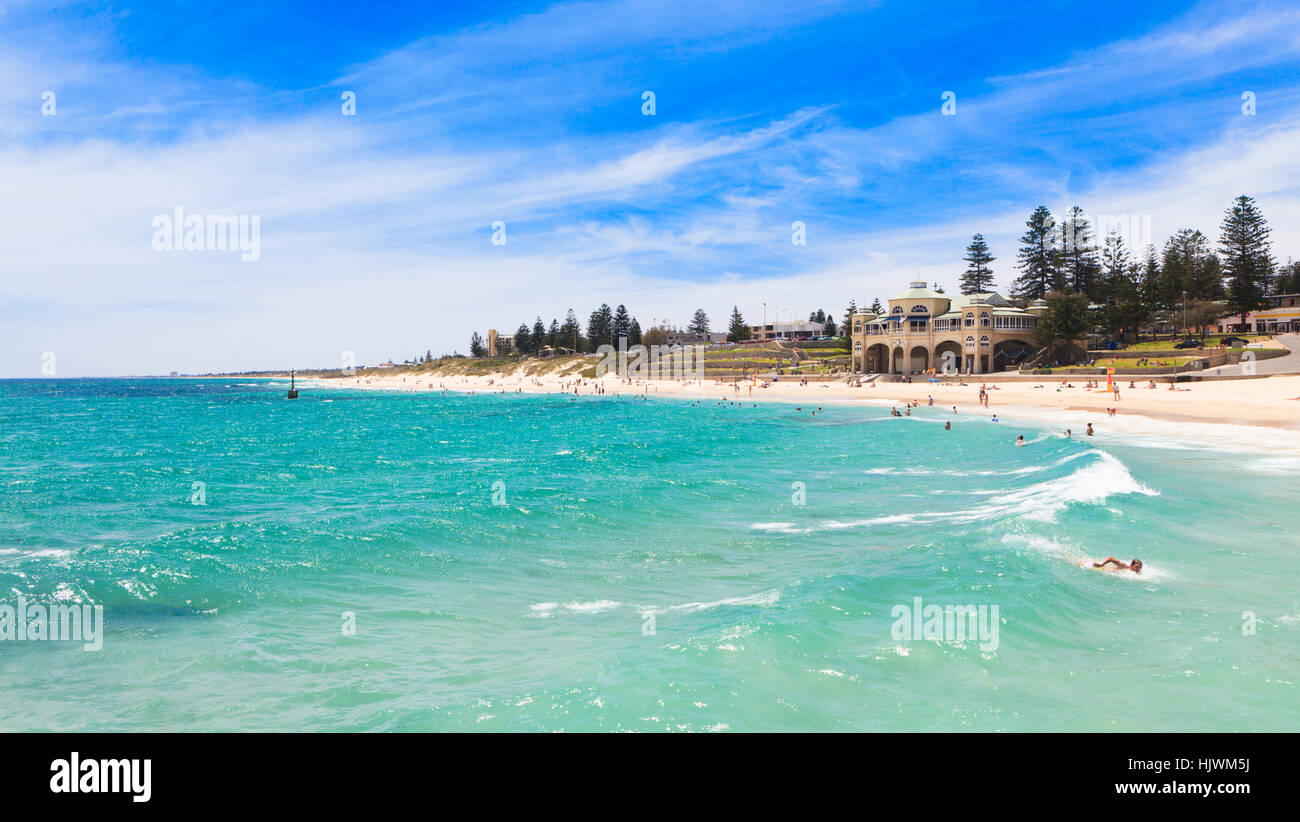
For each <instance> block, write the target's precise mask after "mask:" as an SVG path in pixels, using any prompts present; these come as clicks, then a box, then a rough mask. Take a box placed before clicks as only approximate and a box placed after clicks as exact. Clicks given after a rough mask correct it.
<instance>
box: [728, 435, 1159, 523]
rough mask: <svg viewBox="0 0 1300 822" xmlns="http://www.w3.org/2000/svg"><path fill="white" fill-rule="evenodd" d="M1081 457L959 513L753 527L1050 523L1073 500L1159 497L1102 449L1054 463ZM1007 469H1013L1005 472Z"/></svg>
mask: <svg viewBox="0 0 1300 822" xmlns="http://www.w3.org/2000/svg"><path fill="white" fill-rule="evenodd" d="M1084 455H1093V456H1095V458H1096V459H1095V460H1094V461H1093V462H1091V463H1089V464H1088V465H1085V466H1084V467H1082V468H1079V469H1078V470H1076V471H1074V472H1073V473H1071V474H1067V475H1066V476H1064V477H1058V478H1056V479H1051V480H1045V481H1043V482H1039V483H1035V484H1034V485H1029V486H1026V487H1025V488H1019V489H1016V490H1014V491H1005V492H998V493H997V494H996V495H993V496H990V497H989V499H988V500H987V501H985V502H983V503H981V504H980V505H979V507H976V508H969V509H962V510H958V511H941V512H918V513H914V514H891V515H887V516H880V517H869V518H867V519H860V520H850V521H847V522H843V521H840V520H826V521H824V522H821V523H818V524H816V525H810V526H807V527H802V528H801V527H797V526H796V525H794V524H793V523H788V522H781V523H755V524H754V525H752V526H751V527H752V528H755V529H760V530H766V531H771V532H777V533H783V534H806V533H812V532H814V531H833V530H841V529H845V528H869V527H872V526H876V525H897V524H901V523H909V522H956V523H969V522H982V521H987V520H994V519H1002V518H1004V517H1021V518H1024V519H1031V520H1040V521H1051V520H1053V519H1055V517H1056V515H1057V514H1058V513H1060V512H1061V511H1063V510H1064V509H1066V508H1068V507H1069V506H1070V505H1074V504H1086V505H1096V504H1099V503H1102V502H1104V501H1106V500H1107V499H1108V498H1109V497H1111V496H1115V495H1123V494H1143V495H1147V496H1157V495H1158V494H1159V492H1157V491H1154V490H1152V489H1151V488H1148V487H1147V486H1145V485H1143V484H1142V483H1140V482H1138V481H1137V480H1136V479H1134V478H1133V475H1132V474H1130V473H1129V470H1128V468H1126V467H1125V466H1124V463H1122V462H1120V461H1119V460H1118V459H1117V458H1115V457H1114V456H1112V455H1110V454H1107V453H1106V452H1104V451H1096V450H1090V451H1085V452H1080V453H1079V454H1072V455H1070V456H1068V457H1066V458H1064V459H1062V460H1058V461H1057V462H1056V463H1055V464H1056V465H1061V464H1064V463H1066V462H1071V461H1073V460H1075V459H1078V458H1079V457H1081V456H1084ZM1007 473H1011V472H1007Z"/></svg>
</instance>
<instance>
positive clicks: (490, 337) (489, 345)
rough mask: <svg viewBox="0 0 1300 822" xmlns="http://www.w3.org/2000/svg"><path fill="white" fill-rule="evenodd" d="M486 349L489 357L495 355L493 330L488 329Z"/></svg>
mask: <svg viewBox="0 0 1300 822" xmlns="http://www.w3.org/2000/svg"><path fill="white" fill-rule="evenodd" d="M487 349H488V350H487V353H488V356H489V357H495V356H496V355H497V330H496V329H495V328H489V329H488V338H487Z"/></svg>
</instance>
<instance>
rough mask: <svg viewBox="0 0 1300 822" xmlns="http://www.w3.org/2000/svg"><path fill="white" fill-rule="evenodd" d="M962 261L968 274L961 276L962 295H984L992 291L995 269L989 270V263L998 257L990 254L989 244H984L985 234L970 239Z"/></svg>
mask: <svg viewBox="0 0 1300 822" xmlns="http://www.w3.org/2000/svg"><path fill="white" fill-rule="evenodd" d="M962 259H963V260H965V261H966V263H967V265H966V273H964V274H962V275H961V293H963V294H983V293H986V292H989V291H992V290H993V288H994V286H993V269H991V268H989V263H991V262H993V261H994V260H996V259H997V257H994V256H993V255H992V254H990V253H989V244H988V243H986V242H984V235H983V234H976V235H975V236H974V237H971V238H970V245H968V246H966V256H965V257H963V258H962Z"/></svg>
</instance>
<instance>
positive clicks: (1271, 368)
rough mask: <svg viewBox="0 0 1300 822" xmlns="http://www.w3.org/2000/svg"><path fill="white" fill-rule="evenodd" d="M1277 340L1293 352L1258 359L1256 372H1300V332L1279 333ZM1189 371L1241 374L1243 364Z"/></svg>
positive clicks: (1195, 372)
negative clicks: (1281, 355)
mask: <svg viewBox="0 0 1300 822" xmlns="http://www.w3.org/2000/svg"><path fill="white" fill-rule="evenodd" d="M1277 341H1278V342H1280V343H1282V345H1284V346H1286V347H1287V348H1289V349H1291V353H1290V354H1287V355H1286V356H1285V357H1273V358H1272V359H1269V360H1256V361H1255V373H1256V374H1300V334H1278V335H1277ZM1187 373H1194V374H1197V373H1199V374H1219V373H1222V374H1224V375H1228V374H1240V373H1241V365H1240V364H1237V365H1221V366H1219V367H1218V368H1207V369H1205V370H1204V371H1193V372H1187Z"/></svg>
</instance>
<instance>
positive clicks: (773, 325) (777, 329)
mask: <svg viewBox="0 0 1300 822" xmlns="http://www.w3.org/2000/svg"><path fill="white" fill-rule="evenodd" d="M749 331H750V335H751V336H750V338H751V339H755V340H811V339H812V338H813V337H821V336H824V335H825V334H826V324H825V323H810V322H787V323H778V322H770V323H767V324H766V325H751V326H750V327H749Z"/></svg>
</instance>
